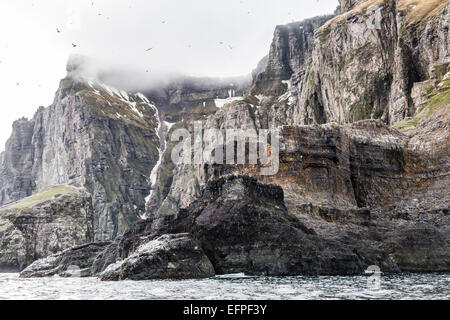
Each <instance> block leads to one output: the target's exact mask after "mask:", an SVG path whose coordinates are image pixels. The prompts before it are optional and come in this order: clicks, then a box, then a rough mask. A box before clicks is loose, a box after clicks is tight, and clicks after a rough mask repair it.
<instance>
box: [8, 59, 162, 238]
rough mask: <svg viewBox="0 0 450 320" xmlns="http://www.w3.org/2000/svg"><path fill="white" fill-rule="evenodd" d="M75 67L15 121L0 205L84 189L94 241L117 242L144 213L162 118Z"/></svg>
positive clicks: (139, 101) (138, 100) (140, 97)
mask: <svg viewBox="0 0 450 320" xmlns="http://www.w3.org/2000/svg"><path fill="white" fill-rule="evenodd" d="M73 64H74V62H73V61H72V60H71V61H69V64H68V67H67V68H68V75H67V77H66V78H65V79H63V80H62V81H61V83H60V87H59V89H58V91H57V93H56V96H55V100H54V102H53V104H52V105H51V106H49V107H48V108H40V109H39V110H38V111H37V112H36V114H35V116H34V117H33V119H32V120H29V121H27V120H20V121H19V122H16V124H15V125H14V127H13V130H14V131H13V135H12V137H11V139H10V140H9V142H8V143H7V145H6V149H5V153H4V156H3V157H2V163H1V164H0V172H1V174H0V179H1V180H0V181H1V182H2V183H1V184H0V205H1V204H7V203H9V202H11V201H15V200H18V199H20V198H23V197H24V196H28V195H30V194H31V193H32V192H39V191H40V190H42V189H43V188H45V187H47V186H51V185H59V184H68V185H73V186H77V187H84V188H85V189H86V190H87V191H88V192H89V193H90V194H91V195H92V200H93V201H92V202H93V207H94V229H95V238H96V239H112V238H114V237H115V236H116V235H117V234H118V233H121V232H123V231H125V230H126V229H127V228H128V227H130V226H131V225H132V224H133V223H134V222H135V221H137V220H138V219H139V216H140V215H142V214H143V213H144V212H145V197H146V196H148V194H149V193H150V186H149V182H148V179H149V176H150V172H151V170H152V168H153V167H154V165H155V164H156V163H157V161H158V156H159V153H158V148H159V147H160V139H159V136H158V135H159V132H157V128H159V126H158V123H159V122H160V119H159V118H158V113H157V109H156V107H155V106H154V105H153V104H152V103H150V102H149V101H148V100H147V98H145V97H144V96H143V95H139V94H136V95H132V94H130V95H129V94H127V93H126V92H124V91H119V90H115V89H113V88H110V87H108V86H106V85H104V84H101V83H99V82H96V81H90V80H88V79H82V78H79V75H78V74H77V72H76V70H77V66H76V65H73Z"/></svg>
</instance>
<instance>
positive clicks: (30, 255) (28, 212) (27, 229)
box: [0, 191, 94, 270]
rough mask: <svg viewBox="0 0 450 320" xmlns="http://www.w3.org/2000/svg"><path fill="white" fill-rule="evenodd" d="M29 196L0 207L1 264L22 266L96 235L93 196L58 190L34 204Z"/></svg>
mask: <svg viewBox="0 0 450 320" xmlns="http://www.w3.org/2000/svg"><path fill="white" fill-rule="evenodd" d="M25 201H29V200H28V198H26V199H24V200H23V201H22V202H19V203H16V204H15V205H12V206H10V207H7V208H4V209H1V210H0V268H1V269H10V270H21V269H23V268H24V267H26V266H28V265H29V264H31V263H32V262H33V261H35V260H37V259H41V258H44V257H46V256H48V255H50V254H53V253H57V252H59V251H61V250H65V249H68V248H71V247H73V246H77V245H82V244H84V243H88V242H91V241H93V239H94V223H93V222H94V211H93V207H92V199H91V197H90V195H89V194H87V193H85V192H78V191H76V192H73V193H67V194H55V195H54V196H53V197H51V198H50V199H48V200H44V201H41V202H40V203H37V204H35V205H32V206H30V207H28V206H25V205H24V206H22V204H23V202H25Z"/></svg>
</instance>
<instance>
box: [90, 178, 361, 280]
mask: <svg viewBox="0 0 450 320" xmlns="http://www.w3.org/2000/svg"><path fill="white" fill-rule="evenodd" d="M185 232H188V233H191V234H192V235H193V237H194V238H196V239H198V241H199V242H200V244H201V246H202V248H203V250H204V252H205V254H206V255H207V256H208V258H209V259H210V260H211V262H212V264H213V266H214V269H215V272H216V274H226V273H236V272H244V273H246V274H253V275H299V274H357V273H360V272H362V270H363V265H362V264H361V262H360V261H359V258H358V257H357V256H356V255H355V254H354V253H352V252H351V251H350V250H348V249H346V248H342V247H340V246H339V245H338V244H335V245H333V246H331V245H330V244H329V243H326V242H324V241H322V240H321V239H320V238H319V237H317V236H316V235H315V233H314V231H312V230H310V229H308V228H306V227H305V226H304V225H303V224H302V223H300V221H299V220H298V219H297V218H295V217H294V216H292V215H290V214H289V213H288V212H287V209H286V207H285V205H284V202H283V191H282V189H281V188H280V187H277V186H274V185H265V184H261V183H258V182H257V181H256V179H253V178H250V177H247V176H228V177H223V178H220V179H219V180H216V181H212V182H210V183H208V184H207V185H206V187H205V188H204V190H203V196H202V197H201V198H200V199H199V200H197V201H195V202H194V203H192V204H191V205H190V206H189V207H188V208H187V209H182V210H180V211H179V212H178V214H176V215H161V216H154V217H152V218H150V219H148V220H146V221H143V222H140V223H138V224H137V225H136V226H135V227H134V228H132V229H131V230H130V231H128V232H126V233H125V234H124V236H123V237H121V238H120V239H119V240H118V241H116V242H115V243H113V244H112V245H111V247H112V248H114V249H112V250H110V253H112V252H114V253H116V254H117V257H116V259H117V260H119V259H127V257H129V256H132V255H133V254H134V252H135V251H136V250H137V249H138V248H139V247H140V246H142V245H145V243H146V242H148V241H149V239H154V238H156V237H158V236H160V235H162V234H174V233H185ZM107 251H108V249H107ZM106 257H108V258H109V259H111V255H106ZM103 259H105V256H99V257H98V259H97V260H103ZM125 261H126V260H125ZM94 265H96V266H100V265H105V263H104V261H95V262H94ZM97 271H98V270H97Z"/></svg>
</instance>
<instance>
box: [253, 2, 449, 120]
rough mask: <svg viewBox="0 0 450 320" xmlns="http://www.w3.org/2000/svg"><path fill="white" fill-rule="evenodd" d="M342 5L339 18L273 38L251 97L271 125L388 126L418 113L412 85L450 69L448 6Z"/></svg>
mask: <svg viewBox="0 0 450 320" xmlns="http://www.w3.org/2000/svg"><path fill="white" fill-rule="evenodd" d="M341 5H342V8H343V12H342V14H340V15H338V16H336V17H334V18H332V19H330V17H323V18H316V19H312V20H306V21H305V22H303V23H297V24H294V25H287V26H282V27H278V28H277V30H276V31H275V34H274V40H273V43H272V47H271V53H270V56H269V62H268V66H267V69H266V71H265V72H264V73H262V74H261V75H260V77H259V79H258V80H257V81H256V83H255V86H254V88H253V89H252V94H253V95H254V96H255V97H256V98H258V100H259V103H260V104H262V106H263V107H265V108H266V109H267V113H268V115H269V117H270V118H271V123H274V124H275V125H280V124H285V123H287V124H311V123H319V124H320V123H327V122H337V123H349V122H354V121H358V120H363V119H382V120H383V121H384V122H385V123H388V124H391V125H392V124H395V123H397V122H400V121H402V120H404V119H405V118H407V117H410V116H413V115H414V113H415V111H416V110H417V108H418V105H416V104H415V102H414V100H413V98H412V89H413V86H414V83H417V82H423V81H426V80H427V79H429V78H431V76H432V70H433V68H434V66H435V65H439V64H442V63H448V62H449V61H450V53H449V49H450V42H449V33H448V21H449V20H450V15H449V14H450V11H449V10H450V3H449V1H447V0H441V1H438V0H434V1H409V0H398V1H381V0H380V1H375V0H370V1H342V2H341ZM311 21H312V22H313V23H312V24H311ZM308 26H309V32H307V30H308ZM300 39H302V40H300ZM269 75H270V76H269ZM282 94H285V95H282Z"/></svg>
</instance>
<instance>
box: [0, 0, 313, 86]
mask: <svg viewBox="0 0 450 320" xmlns="http://www.w3.org/2000/svg"><path fill="white" fill-rule="evenodd" d="M317 2H319V0H317ZM240 3H241V4H243V1H240ZM94 5H95V3H94V2H93V1H92V2H91V6H94ZM33 6H34V3H33ZM129 8H131V6H130V7H129ZM247 14H251V12H250V11H247ZM97 15H98V16H102V15H103V14H102V13H101V12H99V13H98V14H97ZM288 15H291V13H290V12H289V13H288ZM106 19H108V20H109V17H106ZM166 23H167V21H166V20H162V21H161V24H166ZM56 32H57V33H58V34H61V33H62V32H63V30H62V29H61V28H60V27H57V28H56ZM71 44H72V48H74V49H75V48H77V47H78V44H77V43H74V42H71ZM219 45H221V46H222V45H227V47H228V48H229V49H230V50H233V49H234V46H233V45H231V44H225V43H224V42H223V41H220V42H219ZM187 47H188V48H192V45H191V44H188V45H187ZM153 49H154V47H149V48H147V49H145V52H150V51H152V50H153ZM1 63H2V61H1V60H0V64H1ZM148 72H149V70H146V73H148ZM17 85H20V83H17Z"/></svg>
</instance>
